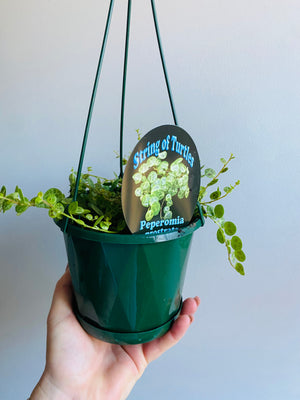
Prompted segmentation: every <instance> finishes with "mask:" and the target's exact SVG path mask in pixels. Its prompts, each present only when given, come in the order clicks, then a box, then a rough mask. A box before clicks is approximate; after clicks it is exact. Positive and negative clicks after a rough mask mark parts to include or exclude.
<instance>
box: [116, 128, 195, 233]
mask: <svg viewBox="0 0 300 400" xmlns="http://www.w3.org/2000/svg"><path fill="white" fill-rule="evenodd" d="M199 188H200V161H199V156H198V152H197V149H196V146H195V144H194V142H193V140H192V138H191V137H190V136H189V135H188V133H187V132H185V131H184V130H183V129H182V128H179V127H178V126H173V125H163V126H160V127H158V128H155V129H153V130H151V131H150V132H149V133H147V134H146V135H145V136H144V137H143V138H142V139H141V140H140V141H139V142H138V144H137V145H136V147H135V148H134V150H133V151H132V154H131V156H130V158H129V160H128V163H127V165H126V169H125V174H124V178H123V185H122V207H123V212H124V216H125V219H126V222H127V225H128V227H129V229H130V230H131V232H133V233H135V232H143V233H146V234H157V233H165V232H170V231H172V230H175V229H178V227H180V226H182V227H183V226H185V225H187V224H189V223H190V221H191V218H192V216H193V213H194V210H195V207H196V203H197V200H198V194H199Z"/></svg>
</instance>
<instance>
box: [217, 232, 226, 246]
mask: <svg viewBox="0 0 300 400" xmlns="http://www.w3.org/2000/svg"><path fill="white" fill-rule="evenodd" d="M217 240H218V242H220V243H221V244H223V243H225V236H224V233H223V231H222V229H220V228H219V229H218V231H217Z"/></svg>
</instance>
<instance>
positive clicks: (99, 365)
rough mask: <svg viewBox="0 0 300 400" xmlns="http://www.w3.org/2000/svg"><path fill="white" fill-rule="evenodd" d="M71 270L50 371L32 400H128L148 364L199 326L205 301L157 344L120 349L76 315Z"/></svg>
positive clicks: (55, 309) (62, 290) (55, 319)
mask: <svg viewBox="0 0 300 400" xmlns="http://www.w3.org/2000/svg"><path fill="white" fill-rule="evenodd" d="M72 303H73V291H72V283H71V276H70V271H69V269H68V268H67V269H66V272H65V273H64V275H63V276H62V277H61V279H60V280H59V281H58V282H57V285H56V288H55V291H54V295H53V300H52V305H51V308H50V312H49V315H48V320H47V353H46V366H45V370H44V372H43V374H42V377H41V379H40V381H39V383H38V384H37V386H36V387H35V388H34V390H33V392H32V394H31V397H30V400H125V399H126V398H127V397H128V395H129V393H130V391H131V389H132V388H133V386H134V385H135V383H136V382H137V380H138V379H139V378H140V377H141V376H142V374H143V372H144V370H145V368H146V367H147V365H148V364H149V363H150V362H151V361H153V360H155V359H156V358H158V357H159V356H160V355H162V354H163V353H164V352H165V351H166V350H168V349H169V348H171V347H172V346H174V345H175V344H176V343H178V341H179V340H180V339H181V338H182V337H183V336H184V335H185V333H186V331H187V330H188V328H189V326H190V324H191V323H192V322H193V319H194V313H195V312H196V310H197V308H198V306H199V304H200V299H199V297H195V298H188V299H186V300H185V301H184V303H183V307H182V311H181V314H180V316H179V317H178V319H177V320H176V321H175V322H174V324H173V325H172V328H171V330H170V331H169V332H168V333H166V334H165V335H164V336H163V337H161V338H158V339H155V340H154V341H152V342H149V343H145V344H138V345H127V346H120V345H115V344H110V343H106V342H102V341H100V340H98V339H95V338H93V337H92V336H90V335H88V334H87V333H86V332H85V331H84V330H83V329H82V328H81V326H80V325H79V323H78V321H77V319H76V317H75V315H74V314H73V311H72Z"/></svg>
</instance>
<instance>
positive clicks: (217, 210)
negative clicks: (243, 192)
mask: <svg viewBox="0 0 300 400" xmlns="http://www.w3.org/2000/svg"><path fill="white" fill-rule="evenodd" d="M214 212H215V216H216V217H217V218H222V217H223V215H224V207H223V206H222V204H218V205H217V206H216V207H215V209H214Z"/></svg>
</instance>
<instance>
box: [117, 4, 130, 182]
mask: <svg viewBox="0 0 300 400" xmlns="http://www.w3.org/2000/svg"><path fill="white" fill-rule="evenodd" d="M130 17H131V0H128V8H127V24H126V40H125V54H124V68H123V87H122V104H121V121H120V175H119V177H120V178H123V131H124V108H125V89H126V76H127V60H128V47H129V33H130Z"/></svg>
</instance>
